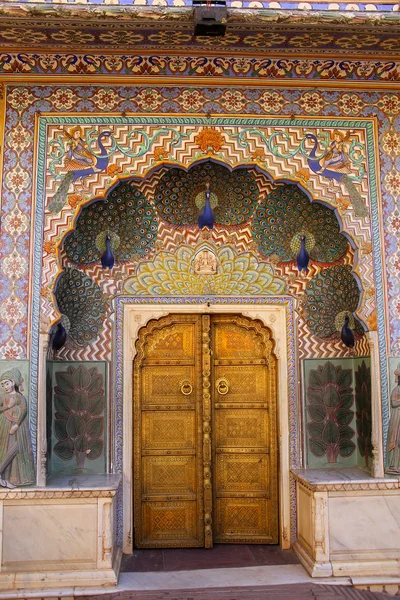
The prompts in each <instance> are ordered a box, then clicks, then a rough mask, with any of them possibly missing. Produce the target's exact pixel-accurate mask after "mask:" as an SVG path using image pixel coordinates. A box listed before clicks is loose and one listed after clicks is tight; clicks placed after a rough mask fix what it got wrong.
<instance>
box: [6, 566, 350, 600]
mask: <svg viewBox="0 0 400 600" xmlns="http://www.w3.org/2000/svg"><path fill="white" fill-rule="evenodd" d="M310 581H311V577H310V576H309V575H308V574H307V572H306V570H305V569H304V568H303V567H302V566H301V565H279V566H260V567H242V568H231V569H228V568H225V569H199V570H194V571H170V572H145V573H121V575H120V578H119V582H118V585H117V586H116V587H115V588H113V589H112V592H113V593H118V592H127V591H135V592H137V591H149V590H177V589H180V590H182V589H185V590H186V589H187V590H189V589H207V588H215V587H219V588H223V587H249V586H253V587H256V586H265V585H291V584H300V583H309V582H310ZM313 583H324V584H327V583H329V584H332V585H351V581H350V579H349V578H347V577H336V578H331V579H329V581H326V580H324V581H320V582H318V581H313ZM109 593H110V588H108V589H107V588H104V587H98V588H97V587H96V588H95V587H91V588H89V589H88V588H81V587H74V588H58V589H56V588H54V589H46V590H43V592H42V594H41V592H40V590H34V591H31V592H29V593H27V592H22V591H14V592H11V593H10V592H2V593H1V592H0V599H4V600H6V599H7V600H9V599H11V598H27V597H29V598H41V597H43V596H45V597H46V598H51V597H71V596H93V595H99V594H109Z"/></svg>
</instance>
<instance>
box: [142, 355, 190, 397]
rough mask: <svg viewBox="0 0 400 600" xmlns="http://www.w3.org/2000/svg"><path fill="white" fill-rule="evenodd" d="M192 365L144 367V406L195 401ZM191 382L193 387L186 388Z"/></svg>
mask: <svg viewBox="0 0 400 600" xmlns="http://www.w3.org/2000/svg"><path fill="white" fill-rule="evenodd" d="M194 379H195V371H194V367H192V366H190V365H189V366H183V367H178V366H175V365H174V366H173V367H171V366H170V365H163V366H160V365H154V366H151V367H149V366H146V368H144V369H143V401H142V405H143V406H148V405H150V404H158V405H160V404H190V403H191V402H194V401H195V395H194V389H193V381H194ZM187 382H190V383H191V384H192V389H191V390H190V388H188V389H186V387H185V383H187Z"/></svg>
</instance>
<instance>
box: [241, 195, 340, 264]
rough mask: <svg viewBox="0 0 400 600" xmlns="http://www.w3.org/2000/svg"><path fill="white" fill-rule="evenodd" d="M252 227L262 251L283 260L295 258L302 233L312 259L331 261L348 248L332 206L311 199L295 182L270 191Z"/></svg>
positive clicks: (338, 257)
mask: <svg viewBox="0 0 400 600" xmlns="http://www.w3.org/2000/svg"><path fill="white" fill-rule="evenodd" d="M251 230H252V233H253V238H254V240H255V241H256V243H257V245H258V250H259V252H260V254H262V255H263V256H266V257H268V256H270V255H271V254H277V255H278V256H279V258H280V259H281V261H282V262H289V261H292V260H295V259H296V256H297V254H298V252H299V250H300V246H301V236H302V235H305V236H306V249H307V251H308V253H309V255H310V258H311V260H315V261H319V262H325V263H332V262H335V261H337V260H339V259H340V258H341V257H342V256H343V255H344V254H345V253H346V251H347V249H348V242H347V240H346V238H345V236H344V235H342V234H341V233H340V228H339V223H338V220H337V218H336V216H335V213H334V212H333V210H331V209H329V208H327V207H326V206H323V205H322V204H318V203H317V202H310V200H309V198H308V197H307V196H306V194H305V193H304V192H302V191H301V190H300V189H299V188H298V187H297V186H296V185H290V184H287V185H282V186H280V187H277V188H276V189H274V190H273V191H272V192H271V193H270V194H268V196H267V197H266V198H265V199H264V200H263V201H262V202H261V203H260V205H259V207H258V208H257V210H256V212H255V215H254V218H253V221H252V224H251Z"/></svg>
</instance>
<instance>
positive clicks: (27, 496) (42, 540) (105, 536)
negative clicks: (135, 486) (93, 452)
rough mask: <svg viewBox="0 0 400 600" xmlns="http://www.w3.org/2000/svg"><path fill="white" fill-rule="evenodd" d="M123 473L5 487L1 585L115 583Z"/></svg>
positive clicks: (0, 511)
mask: <svg viewBox="0 0 400 600" xmlns="http://www.w3.org/2000/svg"><path fill="white" fill-rule="evenodd" d="M119 483H120V476H119V475H98V476H90V477H58V478H53V479H49V480H48V482H47V486H46V487H43V488H15V489H11V490H10V489H5V488H0V536H1V540H0V589H1V590H12V589H32V588H49V587H53V588H54V587H74V586H96V587H99V586H112V585H116V583H117V579H118V572H119V564H120V560H121V552H120V551H119V550H118V549H117V548H116V544H115V526H114V515H115V499H116V492H117V489H118V486H119Z"/></svg>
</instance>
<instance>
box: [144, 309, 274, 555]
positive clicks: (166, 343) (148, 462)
mask: <svg viewBox="0 0 400 600" xmlns="http://www.w3.org/2000/svg"><path fill="white" fill-rule="evenodd" d="M134 528H135V545H136V547H138V548H171V547H206V548H211V547H212V545H213V542H217V543H246V544H248V543H254V544H261V543H262V544H265V543H266V544H275V543H277V542H278V497H277V432H276V358H275V356H274V354H273V343H272V340H271V338H270V333H269V330H268V329H266V328H264V327H263V326H262V324H261V323H260V322H259V321H253V320H251V319H248V318H246V317H243V316H241V315H169V316H168V317H163V318H161V319H159V320H154V321H151V322H150V323H149V324H148V325H147V326H146V327H145V328H143V329H142V330H141V331H140V334H139V339H138V342H137V355H136V359H135V362H134Z"/></svg>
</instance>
